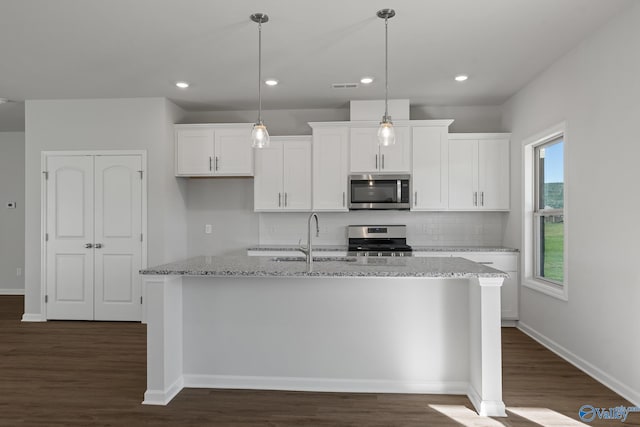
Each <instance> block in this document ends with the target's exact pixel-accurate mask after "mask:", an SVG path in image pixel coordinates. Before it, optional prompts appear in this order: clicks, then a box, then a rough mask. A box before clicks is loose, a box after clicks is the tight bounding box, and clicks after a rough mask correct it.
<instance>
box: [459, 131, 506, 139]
mask: <svg viewBox="0 0 640 427" xmlns="http://www.w3.org/2000/svg"><path fill="white" fill-rule="evenodd" d="M448 138H449V139H509V138H511V134H510V133H505V132H501V133H450V134H448Z"/></svg>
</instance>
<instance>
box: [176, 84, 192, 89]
mask: <svg viewBox="0 0 640 427" xmlns="http://www.w3.org/2000/svg"><path fill="white" fill-rule="evenodd" d="M176 86H178V87H179V88H180V89H186V88H188V87H189V83H187V82H176Z"/></svg>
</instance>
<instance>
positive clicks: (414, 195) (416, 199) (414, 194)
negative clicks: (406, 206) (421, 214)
mask: <svg viewBox="0 0 640 427" xmlns="http://www.w3.org/2000/svg"><path fill="white" fill-rule="evenodd" d="M413 206H418V192H417V191H416V192H415V193H413Z"/></svg>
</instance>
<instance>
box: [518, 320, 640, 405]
mask: <svg viewBox="0 0 640 427" xmlns="http://www.w3.org/2000/svg"><path fill="white" fill-rule="evenodd" d="M518 329H519V330H521V331H522V332H523V333H525V334H526V335H528V336H529V337H531V338H532V339H534V340H535V341H537V342H538V343H540V344H541V345H543V346H544V347H546V348H547V349H548V350H550V351H552V352H553V353H555V354H556V355H558V356H560V357H561V358H562V359H564V360H566V361H567V362H569V363H571V364H572V365H573V366H575V367H576V368H578V369H580V370H581V371H583V372H584V373H586V374H587V375H589V376H590V377H592V378H593V379H595V380H596V381H598V382H600V383H602V384H604V385H605V386H607V387H609V388H610V389H611V390H613V391H615V392H616V393H618V394H619V395H620V396H622V397H623V398H625V399H627V400H628V401H629V402H631V403H632V404H633V405H635V406H640V390H634V389H633V388H631V387H629V386H628V385H626V384H624V383H623V382H622V381H620V380H618V379H616V378H614V377H612V376H611V375H609V374H608V373H606V372H605V371H603V370H602V369H600V368H598V367H597V366H595V365H594V364H592V363H589V362H587V361H586V360H584V359H583V358H581V357H580V356H578V355H577V354H575V353H573V352H572V351H570V350H568V349H567V348H565V347H563V346H561V345H560V344H558V343H557V342H555V341H553V340H552V339H550V338H548V337H546V336H545V335H543V334H541V333H539V332H538V331H536V330H535V329H533V328H532V327H531V326H529V325H527V324H526V323H523V322H522V321H520V322H518Z"/></svg>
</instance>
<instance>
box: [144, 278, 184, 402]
mask: <svg viewBox="0 0 640 427" xmlns="http://www.w3.org/2000/svg"><path fill="white" fill-rule="evenodd" d="M143 286H144V288H145V295H146V305H147V391H146V392H145V394H144V401H143V402H142V403H144V404H147V405H166V404H167V403H169V402H170V401H171V399H173V398H174V397H175V396H176V395H177V394H178V393H179V392H180V390H182V388H183V384H184V382H183V377H182V358H183V353H182V334H183V322H182V311H183V301H182V276H143Z"/></svg>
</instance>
